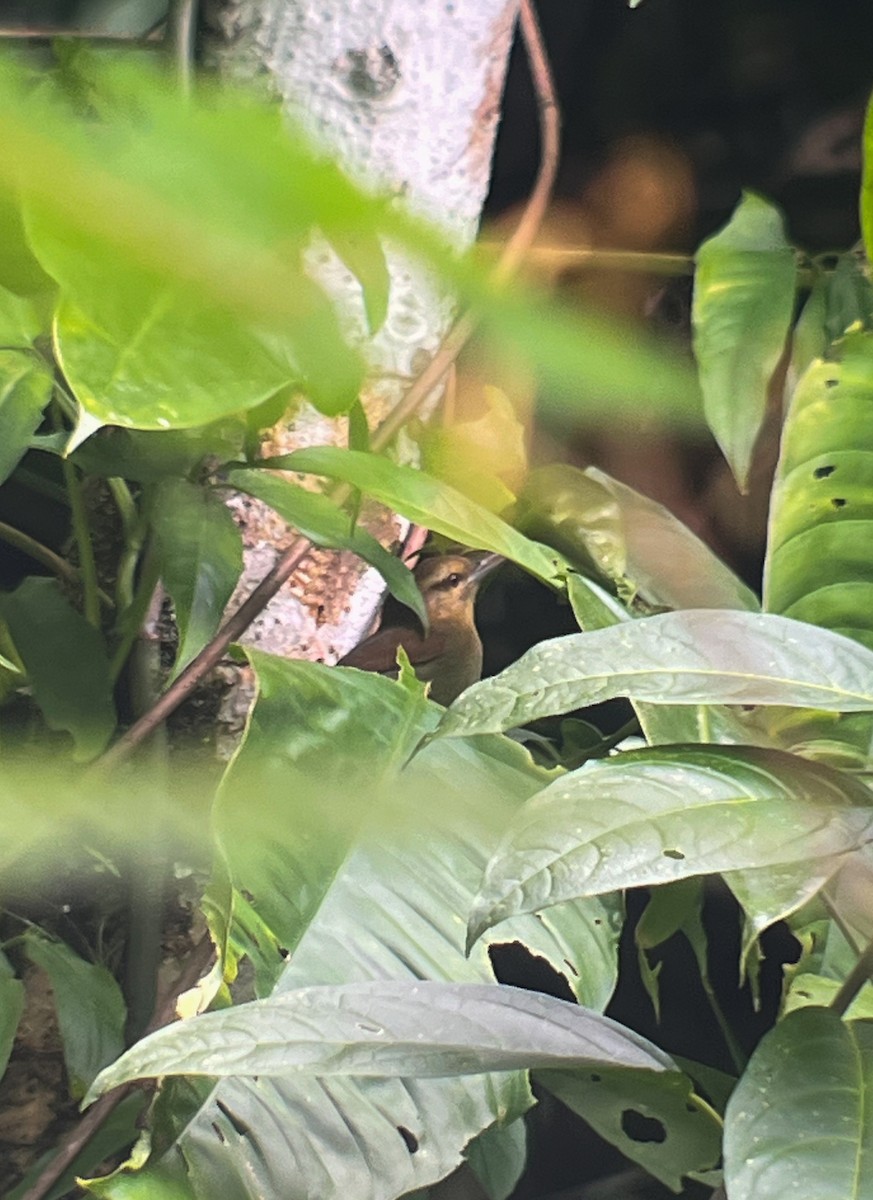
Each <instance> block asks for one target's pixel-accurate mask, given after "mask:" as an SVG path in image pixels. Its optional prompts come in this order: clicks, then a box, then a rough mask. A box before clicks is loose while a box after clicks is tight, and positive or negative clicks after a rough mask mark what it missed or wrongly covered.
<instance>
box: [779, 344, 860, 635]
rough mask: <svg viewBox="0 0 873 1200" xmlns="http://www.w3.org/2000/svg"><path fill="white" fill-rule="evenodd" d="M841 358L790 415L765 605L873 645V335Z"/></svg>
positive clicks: (808, 384) (840, 347)
mask: <svg viewBox="0 0 873 1200" xmlns="http://www.w3.org/2000/svg"><path fill="white" fill-rule="evenodd" d="M834 353H835V355H836V357H837V361H827V360H822V359H815V360H814V361H813V362H812V363H811V364H810V366H809V368H808V369H807V371H806V373H805V374H804V375H803V377H802V378H801V379H800V381H799V382H798V385H797V388H796V389H795V392H794V395H793V396H792V399H791V404H790V406H789V409H788V413H787V416H786V420H785V427H784V429H783V433H782V447H781V452H780V457H779V464H778V466H777V469H776V478H775V481H774V484H773V495H772V500H771V508H770V530H769V536H768V545H767V559H766V563H765V568H764V604H765V607H766V608H767V609H768V611H770V612H777V613H783V614H784V615H786V616H791V617H795V618H797V619H798V620H801V621H809V623H810V624H812V625H820V626H823V627H824V628H826V629H832V630H834V631H835V632H837V633H841V634H844V635H845V636H847V637H851V638H855V639H856V640H857V641H859V642H861V643H862V644H863V645H865V646H867V647H869V648H871V649H873V500H871V486H873V434H871V424H870V413H869V408H870V395H871V389H873V334H870V333H860V332H855V333H849V334H848V335H847V336H846V338H845V339H844V340H843V341H842V342H840V343H838V344H837V346H836V347H835V348H834Z"/></svg>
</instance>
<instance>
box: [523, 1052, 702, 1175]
mask: <svg viewBox="0 0 873 1200" xmlns="http://www.w3.org/2000/svg"><path fill="white" fill-rule="evenodd" d="M536 1079H537V1081H538V1082H539V1083H541V1084H542V1085H543V1087H545V1088H547V1089H548V1091H550V1092H551V1093H552V1094H553V1095H555V1096H557V1097H558V1099H559V1100H560V1101H562V1103H564V1104H566V1105H567V1107H568V1108H569V1109H570V1110H571V1111H572V1112H575V1113H578V1114H579V1116H580V1117H582V1118H583V1120H585V1121H587V1122H588V1124H589V1125H590V1126H591V1127H592V1129H594V1130H595V1131H596V1132H597V1133H599V1134H600V1136H601V1137H602V1138H604V1139H605V1140H606V1141H608V1142H610V1143H611V1144H612V1145H613V1146H615V1147H616V1148H617V1149H618V1150H620V1151H621V1153H622V1154H624V1155H625V1157H626V1158H629V1159H630V1160H631V1162H636V1163H639V1165H640V1166H641V1167H644V1168H645V1170H646V1171H648V1172H649V1174H650V1175H654V1177H655V1178H656V1179H658V1180H660V1181H661V1183H663V1184H664V1185H665V1186H666V1187H668V1188H670V1189H671V1191H674V1192H680V1191H681V1190H682V1177H683V1176H684V1175H688V1174H690V1173H691V1172H692V1171H707V1170H709V1169H710V1168H711V1167H714V1166H715V1164H716V1163H717V1162H718V1160H719V1157H720V1156H721V1134H722V1125H721V1121H720V1120H719V1118H718V1116H717V1115H716V1114H715V1113H714V1112H713V1110H712V1109H711V1108H710V1107H709V1105H708V1104H706V1103H705V1101H703V1100H701V1099H700V1097H699V1096H696V1095H695V1094H694V1088H693V1085H692V1083H691V1080H690V1079H688V1078H687V1076H685V1075H683V1074H681V1073H680V1072H678V1071H661V1072H655V1071H640V1070H639V1069H636V1068H631V1067H605V1068H603V1069H600V1070H596V1071H537V1073H536Z"/></svg>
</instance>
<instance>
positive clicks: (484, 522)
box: [267, 446, 560, 586]
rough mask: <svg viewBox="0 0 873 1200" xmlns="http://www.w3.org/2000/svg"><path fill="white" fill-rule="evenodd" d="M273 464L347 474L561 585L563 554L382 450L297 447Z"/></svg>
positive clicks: (431, 522) (465, 541) (404, 509)
mask: <svg viewBox="0 0 873 1200" xmlns="http://www.w3.org/2000/svg"><path fill="white" fill-rule="evenodd" d="M267 465H270V466H274V467H277V468H278V467H281V468H282V469H284V470H287V471H303V472H305V473H309V474H313V475H327V476H328V477H330V478H332V479H342V480H344V481H345V482H346V483H350V484H352V486H353V487H356V488H360V490H361V491H362V492H364V493H365V494H366V495H368V496H372V497H373V498H374V499H376V500H379V501H381V503H382V504H386V505H387V506H388V507H389V508H391V509H393V510H394V512H398V513H400V514H401V515H402V516H404V517H407V518H408V519H409V520H410V521H414V522H415V523H416V524H419V525H425V526H427V528H428V529H431V530H433V531H434V532H435V533H441V534H442V535H443V536H444V537H447V538H451V539H452V540H453V541H456V542H460V543H461V544H462V545H464V546H470V547H472V548H474V549H477V550H492V551H494V552H495V553H497V554H502V555H503V556H504V557H505V558H509V559H511V560H512V561H513V562H516V563H518V565H519V566H521V567H524V568H525V570H527V571H530V573H531V574H532V575H535V576H537V577H538V578H539V579H542V580H543V581H544V582H546V583H550V584H552V586H555V585H556V583H557V576H558V572H559V561H560V559H559V556H558V555H556V554H554V553H552V552H550V551H549V550H548V548H547V547H545V546H541V545H540V544H539V543H538V542H532V541H531V540H530V539H529V538H526V537H525V536H524V535H523V534H521V533H519V532H518V530H516V529H513V528H512V526H511V525H507V524H506V522H505V521H501V520H500V518H499V517H496V516H495V515H494V514H493V513H491V512H489V511H488V510H487V509H485V508H482V507H481V505H479V504H476V502H475V501H473V500H470V499H468V498H467V497H466V496H464V495H462V494H461V492H458V491H456V490H455V489H454V488H453V487H450V486H449V484H447V483H442V482H440V481H439V480H438V479H434V478H432V476H430V475H425V474H424V472H423V471H416V470H413V468H412V467H401V466H398V465H397V464H396V463H393V462H391V461H390V460H389V459H387V458H384V457H382V456H380V455H378V454H363V453H361V452H360V451H355V450H342V449H339V448H338V447H334V446H317V447H315V448H314V449H309V450H296V451H295V452H294V453H293V454H284V455H281V456H280V457H279V458H274V459H268V460H267Z"/></svg>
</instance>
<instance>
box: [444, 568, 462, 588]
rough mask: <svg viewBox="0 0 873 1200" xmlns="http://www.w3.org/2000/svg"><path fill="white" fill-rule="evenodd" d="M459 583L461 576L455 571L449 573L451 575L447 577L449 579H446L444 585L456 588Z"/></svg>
mask: <svg viewBox="0 0 873 1200" xmlns="http://www.w3.org/2000/svg"><path fill="white" fill-rule="evenodd" d="M460 582H461V576H460V575H458V574H457V573H456V572H455V571H453V572H452V573H451V575H449V577H448V578H447V579H446V583H447V584H448V585H449V587H457V586H458V584H459V583H460Z"/></svg>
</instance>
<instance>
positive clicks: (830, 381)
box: [825, 379, 840, 387]
mask: <svg viewBox="0 0 873 1200" xmlns="http://www.w3.org/2000/svg"><path fill="white" fill-rule="evenodd" d="M839 382H840V381H839V379H826V380H825V387H836V386H837V384H838V383H839Z"/></svg>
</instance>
